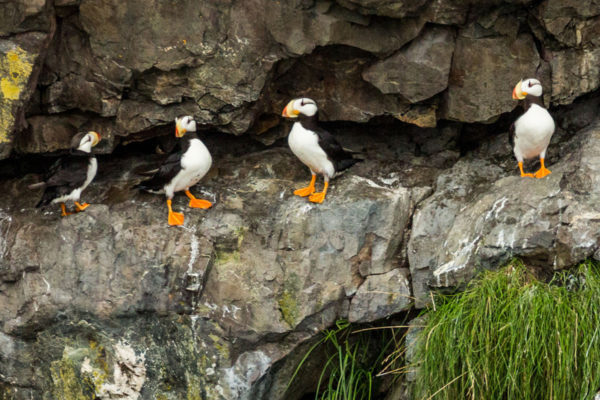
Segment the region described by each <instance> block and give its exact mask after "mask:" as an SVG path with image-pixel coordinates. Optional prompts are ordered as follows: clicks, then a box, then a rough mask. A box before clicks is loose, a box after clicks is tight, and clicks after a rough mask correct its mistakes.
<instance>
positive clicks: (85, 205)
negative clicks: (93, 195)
mask: <svg viewBox="0 0 600 400" xmlns="http://www.w3.org/2000/svg"><path fill="white" fill-rule="evenodd" d="M89 206H90V205H89V204H88V203H83V204H79V203H78V202H75V208H76V211H75V212H81V211H83V210H85V209H86V208H88V207H89Z"/></svg>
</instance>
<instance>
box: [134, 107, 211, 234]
mask: <svg viewBox="0 0 600 400" xmlns="http://www.w3.org/2000/svg"><path fill="white" fill-rule="evenodd" d="M175 137H176V138H177V139H178V140H177V145H176V147H175V149H174V150H173V151H172V152H171V154H170V155H169V156H168V157H167V159H166V160H165V161H164V162H163V163H162V165H161V166H160V168H159V170H158V171H157V172H156V173H155V174H154V176H153V177H152V178H150V179H148V180H146V181H143V182H141V183H140V184H138V185H137V186H136V187H137V188H139V189H142V190H146V191H148V192H151V193H164V194H165V195H166V196H167V207H168V208H169V219H168V222H169V225H183V221H184V217H183V214H182V213H176V212H173V209H172V208H171V199H173V195H174V194H175V192H179V191H181V190H184V191H185V194H186V195H187V196H188V197H189V198H190V203H189V206H190V207H193V208H205V209H206V208H210V207H211V206H212V203H211V202H210V201H208V200H202V199H197V198H195V197H194V195H193V194H192V193H190V190H189V189H190V187H192V186H194V185H195V184H196V183H198V181H200V179H202V177H203V176H204V175H206V173H207V172H208V170H209V169H210V166H211V165H212V157H211V156H210V153H209V151H208V149H207V148H206V146H205V145H204V143H202V141H201V140H200V139H198V135H196V121H194V118H193V117H191V116H187V115H186V116H182V117H177V118H175Z"/></svg>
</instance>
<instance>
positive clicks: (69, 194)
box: [29, 131, 101, 217]
mask: <svg viewBox="0 0 600 400" xmlns="http://www.w3.org/2000/svg"><path fill="white" fill-rule="evenodd" d="M100 139H101V137H100V135H99V134H98V133H97V132H93V131H90V132H79V133H77V134H76V135H75V136H73V139H71V152H70V154H69V155H68V156H65V157H62V158H59V159H58V160H56V162H55V163H54V164H53V165H52V166H51V167H50V169H49V170H48V172H47V173H46V174H45V175H44V177H43V181H42V182H39V183H34V184H32V185H29V189H37V188H42V187H43V188H44V194H43V195H42V198H41V200H40V201H39V203H38V204H37V205H36V208H39V207H45V206H47V205H49V204H56V203H60V208H61V210H62V214H61V215H62V216H63V217H66V216H67V215H71V214H73V213H72V212H67V208H66V206H65V202H66V201H73V203H74V204H75V212H81V211H83V210H85V209H86V208H88V206H89V204H88V203H83V204H81V203H79V198H80V196H81V192H83V191H84V189H85V188H86V187H88V185H89V184H90V183H91V182H92V180H94V177H95V176H96V172H97V171H98V161H97V160H96V157H95V156H94V155H93V154H92V153H91V152H92V147H94V146H95V145H97V144H98V142H100Z"/></svg>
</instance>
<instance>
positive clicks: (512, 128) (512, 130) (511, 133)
mask: <svg viewBox="0 0 600 400" xmlns="http://www.w3.org/2000/svg"><path fill="white" fill-rule="evenodd" d="M508 143H510V147H511V148H513V147H515V123H514V122H513V123H512V124H510V129H509V130H508Z"/></svg>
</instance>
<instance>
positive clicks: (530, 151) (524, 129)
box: [509, 79, 554, 178]
mask: <svg viewBox="0 0 600 400" xmlns="http://www.w3.org/2000/svg"><path fill="white" fill-rule="evenodd" d="M512 98H513V99H515V100H524V101H523V108H524V109H525V112H524V113H523V115H521V116H520V117H519V118H518V119H517V120H516V121H515V122H514V123H513V124H512V125H511V126H510V132H509V140H510V144H511V146H513V149H514V153H515V157H516V158H517V161H518V162H519V169H520V170H521V176H522V177H530V178H533V177H536V178H543V177H545V176H546V175H550V171H549V170H548V169H546V166H545V165H544V158H546V149H547V148H548V144H549V143H550V139H551V138H552V134H553V133H554V120H553V119H552V116H551V115H550V113H549V112H548V110H546V108H544V102H543V100H542V84H541V83H540V81H538V80H537V79H526V80H521V81H519V83H517V85H516V86H515V88H514V90H513V93H512ZM537 155H539V156H540V164H541V167H540V169H539V170H537V172H535V174H526V173H525V172H523V159H524V158H532V157H535V156H537Z"/></svg>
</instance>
